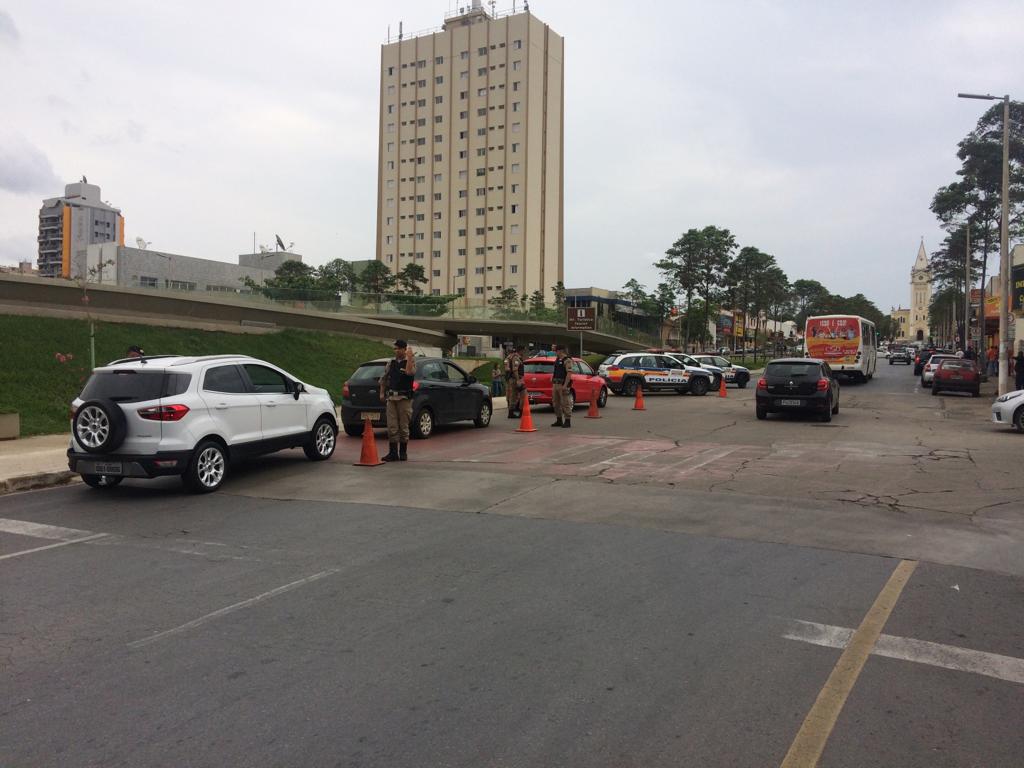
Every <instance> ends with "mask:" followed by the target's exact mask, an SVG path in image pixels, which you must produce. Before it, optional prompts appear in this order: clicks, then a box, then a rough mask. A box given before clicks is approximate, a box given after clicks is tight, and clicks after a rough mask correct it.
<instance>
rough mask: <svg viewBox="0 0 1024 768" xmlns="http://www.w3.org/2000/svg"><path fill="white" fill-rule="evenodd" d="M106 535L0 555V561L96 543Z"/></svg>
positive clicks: (95, 535) (99, 534)
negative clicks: (72, 545)
mask: <svg viewBox="0 0 1024 768" xmlns="http://www.w3.org/2000/svg"><path fill="white" fill-rule="evenodd" d="M106 535H107V534H105V533H97V534H94V535H92V536H86V537H84V538H81V539H72V540H71V541H62V542H60V543H59V544H47V545H46V546H45V547H35V548H33V549H23V550H21V552H11V553H10V554H9V555H0V560H7V559H9V558H12V557H21V556H22V555H31V554H32V553H33V552H42V551H43V550H44V549H56V548H57V547H66V546H68V545H69V544H82V543H84V542H86V541H96V539H102V538H105V537H106Z"/></svg>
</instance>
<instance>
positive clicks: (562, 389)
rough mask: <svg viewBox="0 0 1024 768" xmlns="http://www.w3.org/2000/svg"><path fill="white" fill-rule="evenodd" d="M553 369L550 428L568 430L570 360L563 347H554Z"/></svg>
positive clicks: (569, 424)
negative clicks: (553, 414)
mask: <svg viewBox="0 0 1024 768" xmlns="http://www.w3.org/2000/svg"><path fill="white" fill-rule="evenodd" d="M555 351H556V353H557V355H558V356H557V357H556V358H555V368H554V371H553V372H552V374H551V406H552V408H554V409H555V423H554V424H552V425H551V426H552V427H562V428H564V429H568V428H569V427H571V426H572V398H571V396H570V390H571V389H572V358H571V357H569V353H568V352H566V350H565V347H556V348H555Z"/></svg>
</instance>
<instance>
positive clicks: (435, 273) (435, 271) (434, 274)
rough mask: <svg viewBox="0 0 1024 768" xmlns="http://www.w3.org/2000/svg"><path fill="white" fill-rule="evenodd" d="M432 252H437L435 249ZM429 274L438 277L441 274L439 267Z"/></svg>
mask: <svg viewBox="0 0 1024 768" xmlns="http://www.w3.org/2000/svg"><path fill="white" fill-rule="evenodd" d="M434 253H437V251H434ZM430 274H432V275H433V276H434V277H440V276H441V270H440V269H435V270H432V271H431V273H430Z"/></svg>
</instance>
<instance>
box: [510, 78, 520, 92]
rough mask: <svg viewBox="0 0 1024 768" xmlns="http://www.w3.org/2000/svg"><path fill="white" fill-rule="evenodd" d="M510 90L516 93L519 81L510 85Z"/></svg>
mask: <svg viewBox="0 0 1024 768" xmlns="http://www.w3.org/2000/svg"><path fill="white" fill-rule="evenodd" d="M512 90H513V91H518V90H519V81H518V80H516V81H515V82H513V83H512Z"/></svg>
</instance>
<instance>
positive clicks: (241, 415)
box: [68, 355, 338, 493]
mask: <svg viewBox="0 0 1024 768" xmlns="http://www.w3.org/2000/svg"><path fill="white" fill-rule="evenodd" d="M337 434H338V424H337V420H336V418H335V411H334V403H333V402H332V401H331V397H330V395H328V394H327V391H326V390H324V389H320V388H319V387H313V386H309V385H307V384H303V383H302V382H301V381H299V380H298V379H296V378H295V377H294V376H292V375H290V374H288V373H286V372H285V371H282V370H281V369H280V368H278V367H276V366H274V365H271V364H270V363H266V362H263V361H262V360H256V359H255V358H252V357H246V356H244V355H215V356H209V357H179V356H177V355H165V356H156V357H140V358H128V359H124V360H115V361H114V362H112V363H110V364H108V365H106V366H103V367H102V368H97V369H95V370H94V371H93V373H92V376H91V377H90V378H89V381H88V382H87V383H86V385H85V389H83V390H82V394H81V395H79V396H78V397H77V398H75V401H74V402H73V403H72V404H71V445H70V447H69V448H68V466H69V467H70V468H71V471H72V472H78V473H79V474H80V475H81V476H82V479H83V480H84V481H85V482H86V483H87V484H88V485H90V486H92V487H93V488H110V487H112V486H115V485H117V484H118V483H120V482H121V480H123V479H124V478H126V477H158V476H162V475H181V478H182V481H183V482H184V484H185V487H186V488H188V489H189V490H191V491H193V492H196V493H208V492H210V491H215V490H217V488H219V487H220V485H221V483H223V482H224V478H225V477H226V476H227V471H228V464H229V462H230V461H231V460H234V459H239V458H244V457H246V456H254V455H258V454H262V453H271V452H273V451H279V450H282V449H285V448H302V449H304V450H305V452H306V456H308V457H309V458H310V459H312V460H313V461H323V460H325V459H329V458H330V457H331V454H332V453H334V445H335V442H336V440H335V439H336V437H337Z"/></svg>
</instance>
